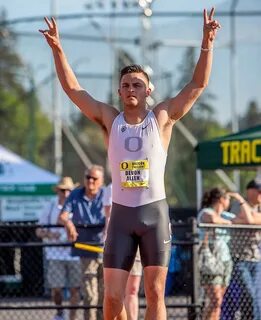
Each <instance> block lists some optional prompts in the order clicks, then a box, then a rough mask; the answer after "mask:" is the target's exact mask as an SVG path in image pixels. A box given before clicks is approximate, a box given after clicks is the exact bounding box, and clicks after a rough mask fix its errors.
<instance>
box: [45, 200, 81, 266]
mask: <svg viewBox="0 0 261 320" xmlns="http://www.w3.org/2000/svg"><path fill="white" fill-rule="evenodd" d="M61 209H62V206H61V205H59V204H58V198H57V199H56V200H54V201H52V202H51V203H49V204H48V205H47V206H46V208H45V209H44V211H43V213H42V214H41V216H40V218H39V224H45V225H48V224H57V220H58V216H59V214H60V212H61ZM49 231H52V232H59V233H60V237H59V239H44V242H46V243H50V242H67V235H66V231H65V229H64V228H50V229H49ZM45 255H46V259H47V260H74V261H77V260H79V257H72V255H71V248H70V247H46V248H45Z"/></svg>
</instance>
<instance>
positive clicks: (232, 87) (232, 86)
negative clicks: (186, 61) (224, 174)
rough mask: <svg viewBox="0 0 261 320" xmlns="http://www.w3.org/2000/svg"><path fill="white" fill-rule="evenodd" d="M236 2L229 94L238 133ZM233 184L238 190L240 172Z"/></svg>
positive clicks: (236, 0) (233, 15) (231, 26)
mask: <svg viewBox="0 0 261 320" xmlns="http://www.w3.org/2000/svg"><path fill="white" fill-rule="evenodd" d="M237 4H238V0H233V1H232V4H231V8H230V10H231V16H230V92H231V123H232V132H233V133H235V132H238V130H239V124H238V112H237V75H236V69H237V59H236V57H237V56H236V20H235V13H236V7H237ZM233 176H234V182H235V184H236V186H237V190H240V171H239V170H234V172H233Z"/></svg>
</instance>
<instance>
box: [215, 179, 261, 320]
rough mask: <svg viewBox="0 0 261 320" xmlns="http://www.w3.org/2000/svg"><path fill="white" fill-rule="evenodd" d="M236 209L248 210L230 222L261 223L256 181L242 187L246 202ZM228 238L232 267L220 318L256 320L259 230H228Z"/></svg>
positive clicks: (260, 267) (260, 191)
mask: <svg viewBox="0 0 261 320" xmlns="http://www.w3.org/2000/svg"><path fill="white" fill-rule="evenodd" d="M240 206H248V207H251V210H249V211H243V210H241V211H240V213H239V214H238V215H237V217H236V218H235V219H234V220H233V223H235V224H256V225H259V224H261V210H260V208H261V185H260V183H259V182H258V181H257V180H251V181H250V182H249V183H248V184H247V185H246V201H242V202H241V203H240ZM244 212H248V214H246V213H244ZM231 236H232V237H231V243H230V247H231V255H232V258H233V262H234V266H233V272H232V277H231V281H230V284H229V287H228V288H227V290H226V293H225V296H224V299H223V304H222V314H221V319H222V320H233V319H236V318H237V317H240V319H252V320H260V319H261V313H260V310H261V309H260V310H259V306H258V305H259V304H260V299H261V290H260V288H259V287H261V286H260V279H261V278H260V275H261V265H260V261H261V253H260V244H261V230H260V229H257V228H256V229H255V228H251V227H249V228H248V227H246V228H244V229H242V228H235V229H232V230H231Z"/></svg>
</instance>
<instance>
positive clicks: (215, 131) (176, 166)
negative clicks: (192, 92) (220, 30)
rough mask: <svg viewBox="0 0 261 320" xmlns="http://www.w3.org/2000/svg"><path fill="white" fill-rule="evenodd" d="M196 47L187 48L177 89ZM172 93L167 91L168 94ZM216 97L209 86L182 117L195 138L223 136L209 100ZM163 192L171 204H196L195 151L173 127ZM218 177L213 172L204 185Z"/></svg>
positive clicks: (185, 80) (185, 78)
mask: <svg viewBox="0 0 261 320" xmlns="http://www.w3.org/2000/svg"><path fill="white" fill-rule="evenodd" d="M195 61H196V57H195V49H194V48H188V49H186V52H185V55H184V57H183V59H182V61H181V64H180V66H179V68H178V71H179V72H180V74H181V76H180V79H179V81H178V83H177V91H180V90H181V89H182V88H183V87H184V86H185V85H186V84H187V83H188V82H189V81H190V80H191V76H192V73H193V71H194V68H195ZM171 95H172V93H171V92H170V93H169V96H171ZM214 98H215V96H214V95H213V94H211V92H210V90H209V89H206V90H205V92H204V93H203V94H202V95H201V97H200V98H199V99H198V101H197V102H196V104H195V105H194V106H193V108H192V109H191V110H190V112H189V113H188V114H187V115H186V116H185V117H184V118H183V119H182V120H181V121H182V123H183V124H184V125H185V126H186V127H187V128H188V130H189V131H190V132H191V133H192V134H193V135H194V136H195V138H196V139H197V140H198V141H201V140H205V139H208V138H211V137H215V136H220V135H224V134H226V133H227V130H226V129H224V128H223V127H222V126H221V125H220V124H219V123H218V122H217V121H216V119H215V114H214V110H213V107H212V105H211V100H213V99H214ZM166 172H167V175H166V191H167V196H168V200H169V203H170V205H175V206H181V207H189V206H195V205H196V154H195V151H194V148H193V147H192V146H191V144H190V143H189V142H188V141H187V139H186V138H185V137H184V136H183V134H181V133H180V131H179V130H178V129H177V128H176V127H175V126H174V129H173V133H172V141H171V143H170V147H169V155H168V162H167V168H166ZM216 183H217V179H216V177H215V176H214V174H212V175H211V176H209V177H208V178H207V181H206V185H211V186H213V185H215V184H216Z"/></svg>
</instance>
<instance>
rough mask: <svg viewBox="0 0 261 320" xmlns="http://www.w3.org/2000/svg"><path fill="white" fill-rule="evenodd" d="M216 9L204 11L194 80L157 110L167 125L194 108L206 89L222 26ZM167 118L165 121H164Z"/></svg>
mask: <svg viewBox="0 0 261 320" xmlns="http://www.w3.org/2000/svg"><path fill="white" fill-rule="evenodd" d="M214 11H215V10H214V8H212V9H211V11H210V14H209V15H208V13H207V10H206V9H204V14H203V15H204V25H203V39H202V44H201V52H200V57H199V60H198V62H197V65H196V67H195V70H194V74H193V77H192V80H191V81H190V82H189V83H188V84H187V85H186V86H185V87H184V88H183V89H182V90H181V91H180V93H179V94H178V95H177V96H176V97H174V98H170V99H168V100H167V101H164V102H162V103H161V104H159V105H158V106H157V107H156V108H158V111H159V112H160V111H162V110H164V111H165V112H161V113H162V114H163V116H160V118H161V120H160V121H162V122H164V120H165V122H166V123H167V121H168V122H169V120H172V124H173V123H175V121H177V120H178V119H180V118H181V117H183V116H184V115H185V114H186V113H187V112H188V111H189V110H190V109H191V107H192V106H193V104H194V102H195V101H196V100H197V98H198V97H199V96H200V95H201V93H202V92H203V90H204V89H205V88H206V86H207V84H208V81H209V76H210V72H211V67H212V55H213V43H214V40H215V37H216V33H217V30H218V29H219V28H220V24H219V22H218V21H217V20H214V19H213V17H214ZM164 117H165V119H164ZM163 125H164V123H163Z"/></svg>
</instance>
